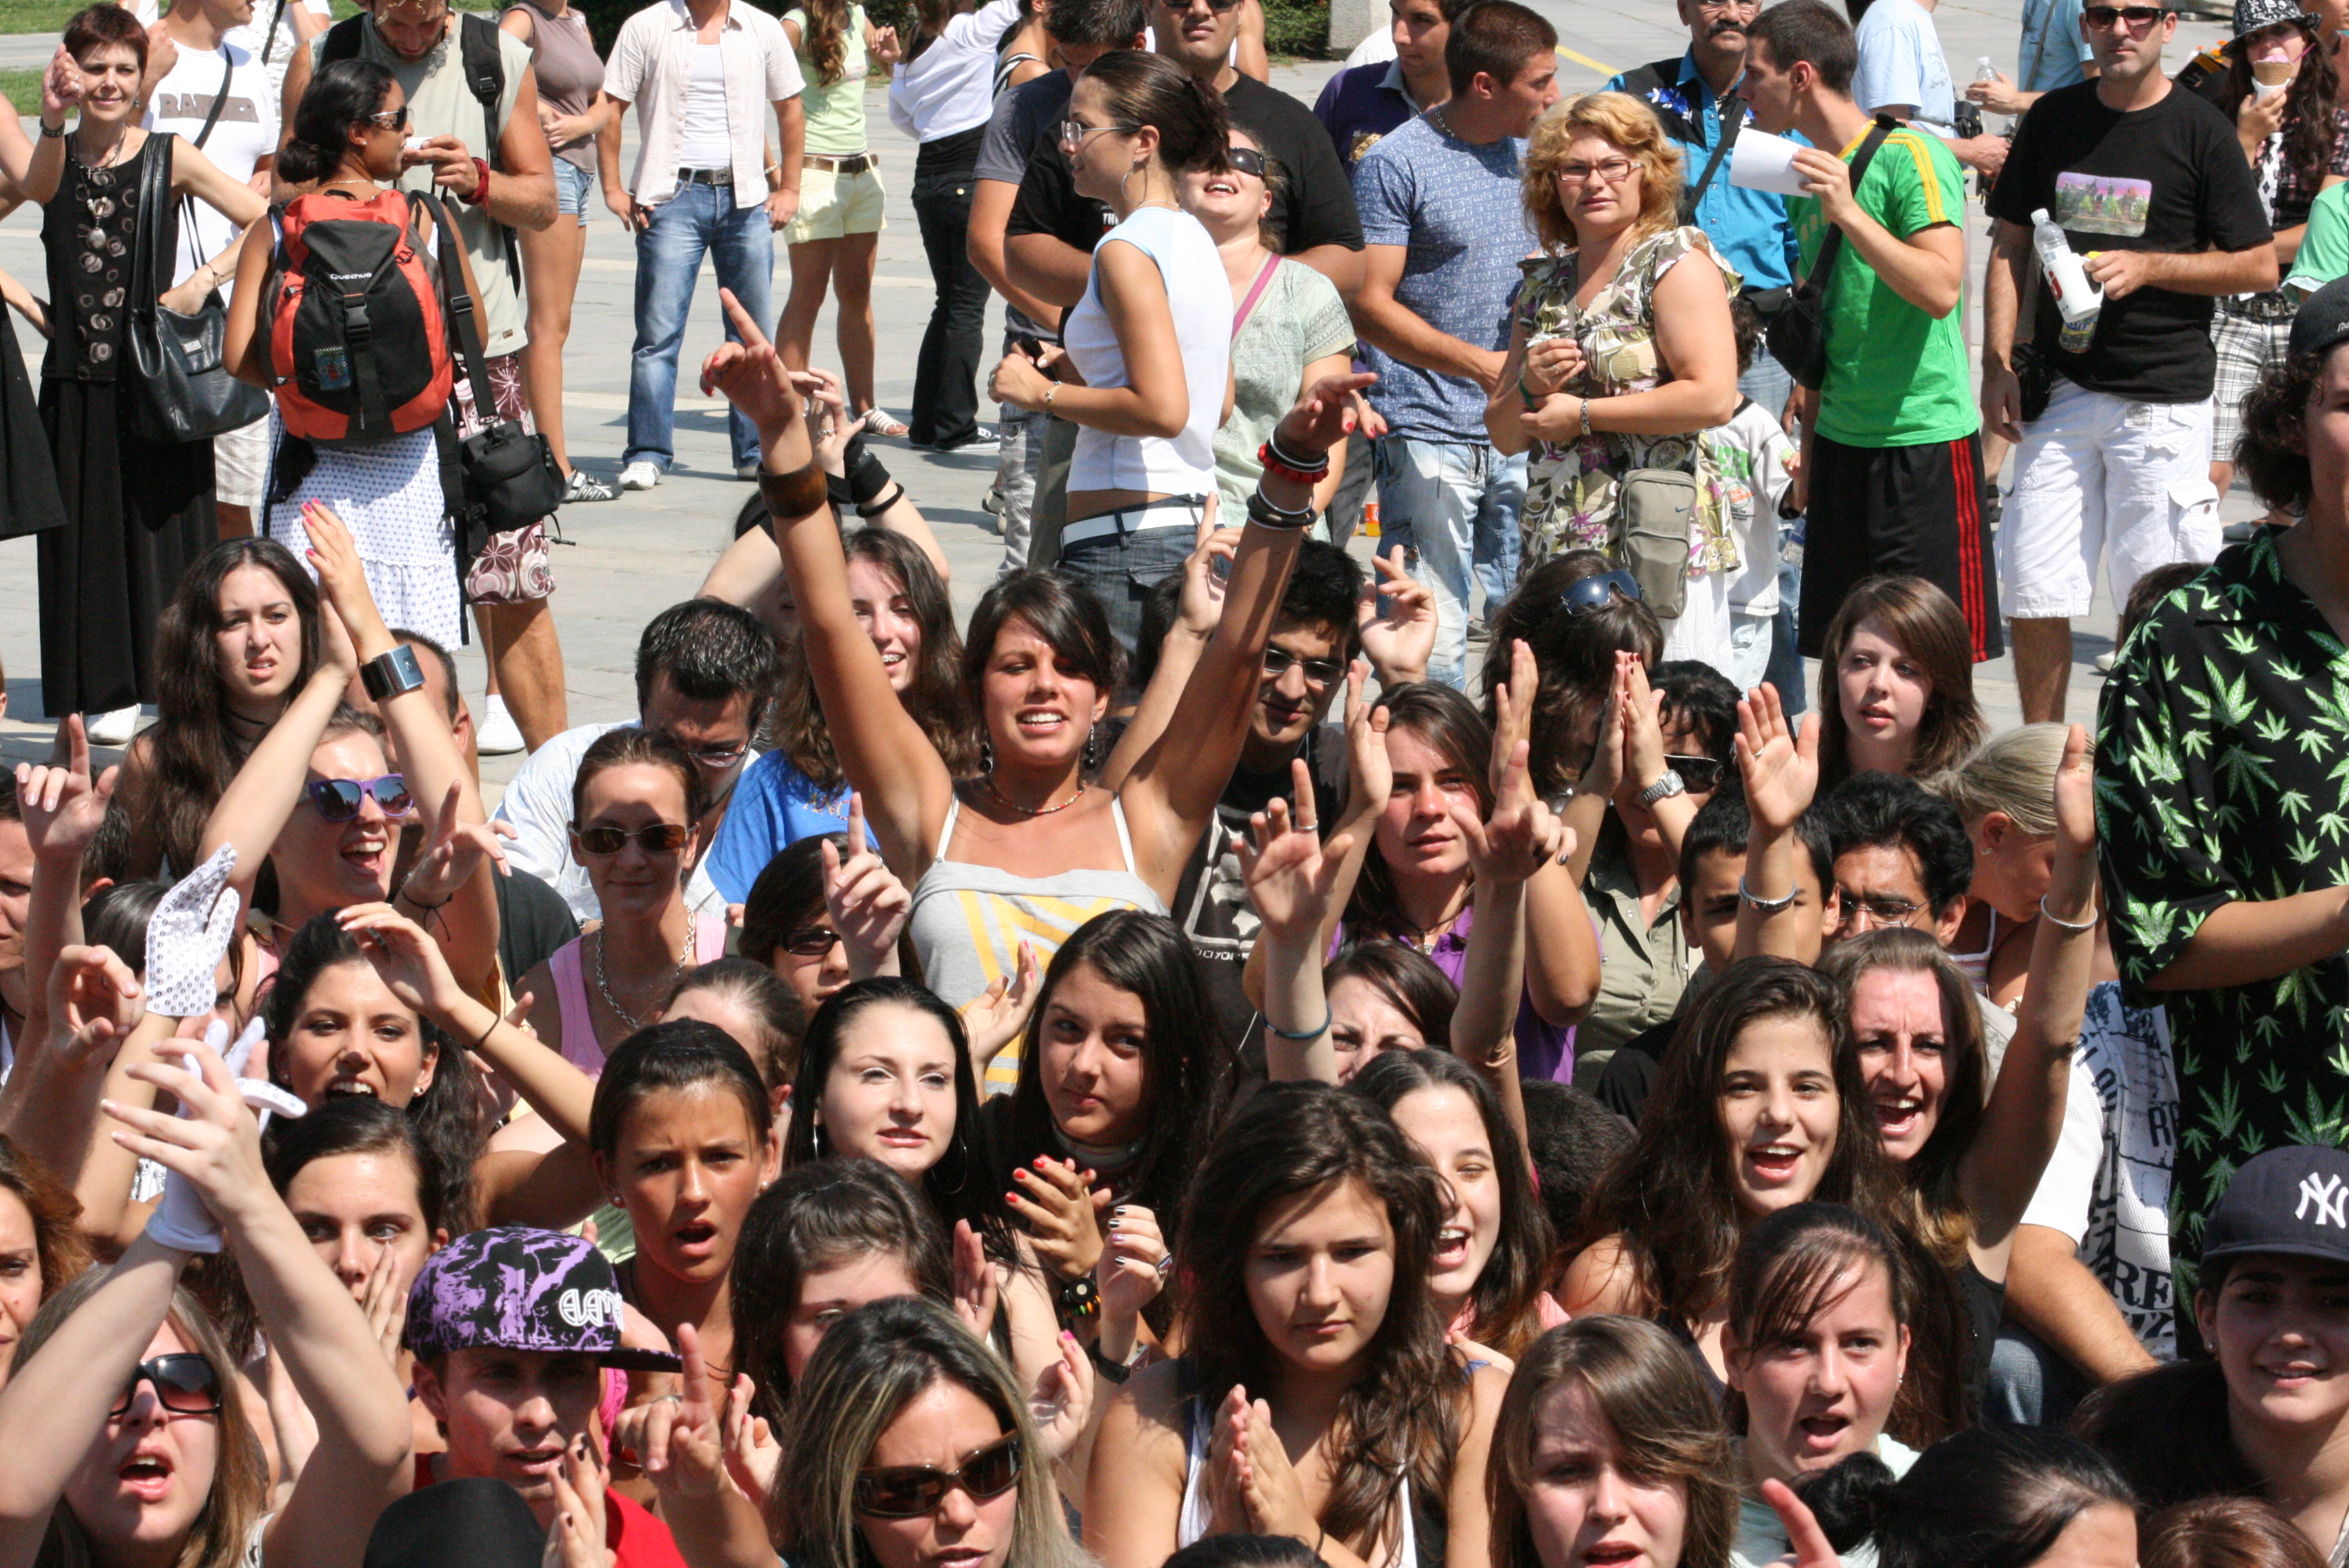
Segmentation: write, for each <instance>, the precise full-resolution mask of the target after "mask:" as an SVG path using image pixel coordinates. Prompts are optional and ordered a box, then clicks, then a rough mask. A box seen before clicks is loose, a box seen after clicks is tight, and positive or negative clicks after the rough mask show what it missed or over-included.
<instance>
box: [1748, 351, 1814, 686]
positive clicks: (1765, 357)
mask: <svg viewBox="0 0 2349 1568" xmlns="http://www.w3.org/2000/svg"><path fill="white" fill-rule="evenodd" d="M1737 389H1738V391H1740V392H1742V393H1744V395H1745V396H1746V397H1751V398H1753V399H1754V402H1755V403H1756V404H1758V405H1760V406H1761V407H1764V408H1767V409H1768V410H1769V411H1770V412H1771V413H1772V414H1773V415H1777V414H1782V413H1784V412H1785V407H1786V395H1787V394H1788V393H1790V392H1792V391H1793V390H1794V389H1795V378H1794V377H1793V376H1791V375H1789V374H1788V373H1787V370H1786V367H1785V366H1783V365H1781V364H1779V363H1778V362H1777V361H1776V360H1775V359H1773V358H1771V357H1770V349H1769V346H1768V345H1767V344H1762V343H1757V344H1755V345H1754V363H1753V365H1752V366H1749V367H1748V368H1747V369H1746V370H1745V372H1744V374H1743V375H1741V376H1739V377H1738V378H1737ZM1790 526H1791V525H1790V524H1781V525H1780V528H1779V532H1778V539H1779V544H1780V547H1781V550H1782V551H1783V549H1784V546H1785V539H1786V531H1787V529H1788V528H1789V527H1790ZM1802 602H1803V569H1802V566H1801V564H1800V563H1799V562H1790V561H1788V560H1786V559H1785V555H1784V554H1783V553H1782V554H1781V555H1780V556H1779V560H1778V618H1777V623H1776V624H1775V625H1774V626H1772V627H1771V629H1770V661H1769V665H1768V672H1767V673H1766V674H1765V675H1764V676H1763V679H1764V680H1766V681H1768V682H1769V683H1770V684H1771V685H1772V686H1775V687H1776V688H1777V689H1778V700H1779V702H1780V703H1781V704H1783V705H1784V706H1785V710H1786V716H1787V717H1789V718H1791V717H1795V715H1797V714H1800V713H1802V712H1804V711H1805V710H1806V708H1807V707H1809V704H1808V703H1807V702H1806V700H1805V698H1804V693H1803V658H1802V655H1800V654H1797V653H1796V652H1795V608H1796V606H1798V605H1799V604H1801V603H1802Z"/></svg>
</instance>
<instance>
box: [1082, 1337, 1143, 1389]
mask: <svg viewBox="0 0 2349 1568" xmlns="http://www.w3.org/2000/svg"><path fill="white" fill-rule="evenodd" d="M1085 1354H1086V1355H1087V1356H1090V1357H1092V1362H1093V1370H1094V1371H1096V1372H1098V1373H1100V1374H1101V1375H1102V1377H1106V1378H1108V1379H1109V1380H1110V1381H1111V1382H1112V1383H1123V1382H1124V1381H1125V1380H1126V1379H1127V1378H1129V1377H1133V1367H1129V1366H1127V1365H1126V1364H1125V1363H1124V1362H1123V1361H1112V1360H1111V1359H1110V1358H1109V1357H1106V1356H1104V1355H1102V1347H1101V1341H1100V1340H1098V1339H1096V1340H1094V1341H1093V1342H1092V1344H1091V1345H1088V1346H1085Z"/></svg>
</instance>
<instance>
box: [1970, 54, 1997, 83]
mask: <svg viewBox="0 0 2349 1568" xmlns="http://www.w3.org/2000/svg"><path fill="white" fill-rule="evenodd" d="M1974 80H1976V81H1978V82H1994V81H1996V80H1998V67H1996V66H1994V65H1992V64H1991V60H1990V57H1989V56H1988V55H1984V56H1983V57H1982V63H1981V64H1980V65H1978V66H1976V67H1974Z"/></svg>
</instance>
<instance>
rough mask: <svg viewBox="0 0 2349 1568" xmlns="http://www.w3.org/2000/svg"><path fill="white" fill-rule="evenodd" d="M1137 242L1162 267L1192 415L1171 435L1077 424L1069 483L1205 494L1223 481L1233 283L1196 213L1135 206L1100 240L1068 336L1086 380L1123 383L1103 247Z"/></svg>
mask: <svg viewBox="0 0 2349 1568" xmlns="http://www.w3.org/2000/svg"><path fill="white" fill-rule="evenodd" d="M1113 244H1126V245H1132V246H1133V248H1134V249H1136V250H1138V251H1140V252H1141V253H1143V254H1144V255H1146V256H1148V257H1149V258H1150V259H1151V260H1152V261H1153V262H1155V263H1157V264H1158V275H1159V277H1160V278H1161V279H1163V280H1164V283H1165V284H1166V303H1167V304H1168V305H1169V306H1170V307H1171V308H1172V309H1173V311H1174V341H1175V344H1176V346H1178V347H1179V348H1180V349H1181V350H1182V356H1183V379H1184V387H1185V392H1186V393H1187V394H1188V398H1189V402H1190V407H1191V413H1190V418H1188V419H1187V420H1185V422H1184V426H1183V433H1182V434H1181V435H1179V436H1177V437H1175V438H1174V439H1173V440H1171V441H1170V440H1166V439H1164V438H1159V437H1156V436H1112V435H1111V434H1110V433H1109V432H1108V431H1106V430H1095V429H1090V428H1086V427H1084V426H1079V427H1078V428H1077V449H1076V454H1075V456H1074V457H1072V458H1071V459H1070V462H1069V489H1071V490H1156V491H1159V492H1160V493H1162V494H1165V495H1204V494H1206V492H1208V491H1210V490H1214V489H1215V488H1216V426H1218V425H1220V424H1222V423H1223V422H1224V383H1225V382H1226V380H1227V379H1228V378H1229V377H1230V375H1231V363H1232V285H1231V284H1230V282H1229V280H1227V279H1226V277H1225V275H1224V259H1223V257H1222V256H1221V255H1219V254H1217V253H1216V242H1215V241H1214V240H1213V239H1212V238H1211V237H1209V235H1208V233H1207V231H1206V228H1205V227H1204V226H1203V225H1202V224H1201V223H1200V222H1199V220H1197V219H1196V218H1194V217H1193V216H1191V214H1189V213H1188V212H1178V211H1174V210H1172V209H1170V208H1165V207H1138V208H1136V209H1134V211H1133V216H1132V217H1129V218H1128V219H1126V221H1125V222H1123V223H1120V224H1119V225H1118V226H1117V227H1116V228H1114V229H1112V230H1111V231H1110V232H1108V233H1106V234H1104V235H1102V239H1101V243H1100V244H1098V245H1095V246H1094V247H1093V258H1094V260H1093V273H1092V277H1091V278H1089V279H1087V280H1086V283H1085V295H1084V298H1082V299H1081V300H1079V301H1078V302H1077V305H1076V308H1075V309H1073V310H1071V311H1070V312H1069V315H1068V319H1067V320H1066V321H1064V322H1062V323H1061V346H1063V347H1065V348H1066V349H1067V350H1068V353H1069V357H1070V358H1071V359H1072V360H1074V361H1075V362H1076V366H1077V368H1078V370H1080V371H1081V372H1082V373H1083V375H1084V378H1085V385H1087V386H1089V387H1123V386H1126V385H1128V384H1129V383H1130V380H1131V377H1128V376H1127V375H1126V369H1125V352H1124V350H1123V349H1122V348H1120V347H1119V346H1118V341H1117V331H1116V329H1115V328H1114V327H1113V326H1112V325H1111V324H1110V318H1109V312H1108V311H1107V310H1106V309H1104V308H1103V307H1102V301H1101V259H1100V258H1101V253H1102V251H1103V250H1104V249H1105V248H1106V247H1108V246H1110V245H1113Z"/></svg>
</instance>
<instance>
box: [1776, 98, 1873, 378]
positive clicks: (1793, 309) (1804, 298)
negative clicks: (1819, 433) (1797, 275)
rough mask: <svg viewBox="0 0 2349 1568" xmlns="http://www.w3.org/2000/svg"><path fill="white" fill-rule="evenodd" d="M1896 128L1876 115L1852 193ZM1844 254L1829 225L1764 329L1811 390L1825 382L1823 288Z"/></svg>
mask: <svg viewBox="0 0 2349 1568" xmlns="http://www.w3.org/2000/svg"><path fill="white" fill-rule="evenodd" d="M1899 129H1900V122H1899V120H1897V119H1893V118H1892V117H1891V116H1890V115H1882V114H1880V115H1878V116H1877V117H1876V125H1875V127H1874V128H1873V129H1870V130H1869V131H1868V136H1867V139H1865V140H1863V141H1862V142H1861V143H1860V144H1859V150H1858V151H1857V153H1855V154H1854V155H1853V157H1852V160H1851V188H1852V190H1853V191H1857V190H1858V189H1859V182H1860V180H1861V178H1862V177H1863V176H1865V175H1866V174H1867V173H1868V160H1870V159H1872V158H1874V157H1875V156H1876V150H1877V149H1878V148H1879V147H1881V146H1883V145H1884V139H1885V138H1886V137H1888V136H1889V135H1891V134H1892V133H1893V132H1894V131H1896V130H1899ZM1842 255H1843V231H1842V230H1841V229H1838V228H1837V227H1836V226H1835V225H1833V224H1832V223H1830V224H1829V225H1827V234H1826V239H1825V240H1822V241H1821V242H1819V253H1818V255H1817V256H1816V258H1815V259H1814V260H1813V261H1812V263H1811V270H1810V271H1809V272H1807V273H1804V274H1803V281H1802V283H1801V284H1799V285H1798V286H1797V287H1796V288H1795V292H1794V293H1793V294H1789V295H1787V296H1786V304H1785V309H1783V310H1781V311H1780V312H1779V313H1778V315H1777V316H1776V318H1775V319H1774V320H1773V321H1772V322H1771V323H1770V325H1769V328H1768V333H1767V335H1768V337H1769V341H1770V357H1771V358H1773V359H1775V360H1776V361H1777V362H1778V363H1779V364H1780V365H1783V366H1785V367H1786V374H1787V375H1789V376H1792V377H1794V378H1795V381H1796V382H1798V383H1800V384H1801V385H1802V386H1804V387H1808V388H1809V389H1810V390H1811V391H1814V392H1816V391H1817V390H1818V389H1819V387H1820V386H1821V385H1822V384H1823V383H1824V382H1825V381H1826V378H1827V288H1828V285H1830V284H1833V283H1834V282H1835V268H1836V263H1837V261H1839V260H1840V259H1842Z"/></svg>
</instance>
